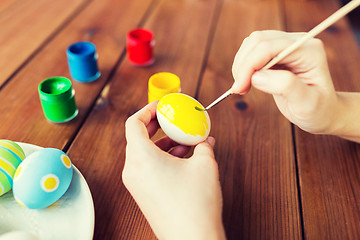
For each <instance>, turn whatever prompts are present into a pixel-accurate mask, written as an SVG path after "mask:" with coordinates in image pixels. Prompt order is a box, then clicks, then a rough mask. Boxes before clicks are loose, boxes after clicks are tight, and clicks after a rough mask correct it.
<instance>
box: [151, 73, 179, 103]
mask: <svg viewBox="0 0 360 240" xmlns="http://www.w3.org/2000/svg"><path fill="white" fill-rule="evenodd" d="M148 89H149V92H148V98H149V99H148V100H149V103H151V102H154V101H156V100H160V99H161V98H162V97H163V96H165V95H166V94H169V93H177V92H180V78H179V77H178V76H176V75H175V74H173V73H169V72H159V73H155V74H154V75H152V76H151V77H150V78H149V83H148Z"/></svg>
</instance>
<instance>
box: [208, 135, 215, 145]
mask: <svg viewBox="0 0 360 240" xmlns="http://www.w3.org/2000/svg"><path fill="white" fill-rule="evenodd" d="M206 141H207V142H208V143H209V144H210V145H211V146H212V147H214V146H215V138H213V137H208V138H207V139H206Z"/></svg>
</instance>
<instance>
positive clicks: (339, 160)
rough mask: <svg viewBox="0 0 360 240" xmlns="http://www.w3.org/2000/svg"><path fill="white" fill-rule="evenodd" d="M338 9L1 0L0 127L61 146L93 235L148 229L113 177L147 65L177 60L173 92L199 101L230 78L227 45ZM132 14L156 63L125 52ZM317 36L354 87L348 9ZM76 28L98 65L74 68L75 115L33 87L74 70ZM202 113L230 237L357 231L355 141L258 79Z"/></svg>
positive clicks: (283, 1)
mask: <svg viewBox="0 0 360 240" xmlns="http://www.w3.org/2000/svg"><path fill="white" fill-rule="evenodd" d="M338 8H339V4H338V2H337V1H336V0H317V1H311V0H262V1H260V0H206V1H205V0H202V1H200V0H198V1H196V0H177V1H168V0H153V1H151V0H131V1H129V0H93V1H89V0H62V1H54V0H53V1H49V0H37V1H30V0H21V1H20V0H18V1H16V0H1V3H0V56H1V58H0V85H1V87H0V119H1V121H0V138H5V139H11V140H14V141H21V142H28V143H32V144H36V145H40V146H43V147H55V148H59V149H62V150H64V151H66V152H67V153H68V154H69V156H70V158H71V159H72V161H73V163H74V165H76V166H77V167H78V168H79V170H80V171H81V172H82V174H83V175H84V176H85V178H86V180H87V183H88V185H89V187H90V190H91V192H92V196H93V200H94V205H95V215H96V217H95V218H96V220H95V233H94V239H155V236H154V234H153V232H152V230H151V229H150V227H149V225H148V223H147V222H146V220H145V218H144V217H143V215H142V213H141V212H140V210H139V209H138V207H137V205H136V203H135V202H134V201H133V199H132V198H131V196H130V194H129V193H128V192H127V190H126V188H125V187H124V186H123V184H122V181H121V172H122V168H123V166H124V158H125V145H126V141H125V137H124V122H125V120H126V119H127V118H128V117H129V116H130V115H131V114H133V113H134V112H135V111H137V110H138V109H140V108H141V107H143V106H144V105H145V104H146V103H147V81H148V78H149V77H150V76H151V75H152V74H154V73H156V72H160V71H169V72H172V73H175V74H177V75H178V76H179V77H180V78H181V84H182V85H181V88H182V91H183V92H184V93H186V94H189V95H191V96H195V97H196V98H197V99H199V101H200V102H202V103H203V104H204V105H207V104H209V103H210V102H211V101H212V100H214V99H215V98H216V97H218V96H219V95H220V94H221V93H223V92H225V91H226V90H227V89H228V88H229V87H230V86H231V84H232V82H233V78H232V75H231V66H232V61H233V57H234V55H235V53H236V51H237V49H238V48H239V46H240V44H241V42H242V40H243V39H244V38H245V37H246V36H248V35H249V34H250V33H251V32H252V31H255V30H263V29H279V30H285V31H308V30H310V29H311V28H312V27H313V26H315V25H316V24H318V23H319V22H320V21H321V20H323V19H325V18H326V17H327V16H329V15H330V14H331V13H332V12H334V11H335V10H336V9H338ZM136 27H145V28H149V29H151V30H152V31H153V32H154V34H155V39H156V46H155V58H156V62H155V64H154V65H152V66H151V67H146V68H142V67H134V66H132V65H131V64H129V62H128V60H127V58H126V52H125V36H126V33H127V32H128V31H129V30H130V29H133V28H136ZM319 38H321V39H322V40H323V41H324V43H325V46H326V51H327V54H328V60H329V65H330V69H331V74H332V76H333V80H334V83H335V87H336V89H337V90H342V91H360V81H359V80H360V70H359V64H360V54H359V48H358V46H357V44H356V42H355V38H354V36H353V33H352V31H351V28H350V27H349V23H348V21H347V20H346V19H343V20H341V21H339V22H338V23H336V24H335V25H334V26H332V27H330V28H329V29H328V30H327V31H325V32H324V33H322V34H320V35H319ZM83 40H85V41H91V42H93V43H94V44H95V45H96V47H97V52H98V54H99V60H98V63H99V68H100V70H101V74H102V75H101V77H100V79H98V80H97V81H95V82H93V83H90V84H84V83H79V82H76V81H73V87H74V89H75V91H76V95H75V98H76V102H77V106H78V108H79V111H80V113H79V115H78V117H77V118H76V119H75V120H73V121H71V122H69V123H67V124H51V123H49V122H48V121H47V120H45V118H44V115H43V113H42V110H41V106H40V101H39V97H38V93H37V86H38V84H39V83H40V82H41V81H42V80H43V79H45V78H48V77H51V76H65V77H69V78H70V75H69V71H68V67H67V60H66V54H65V51H66V48H67V47H68V46H69V45H70V44H72V43H74V42H77V41H83ZM209 114H210V117H211V121H212V130H211V135H212V136H214V137H215V138H216V140H217V143H216V147H215V155H216V159H217V161H218V163H219V170H220V180H221V184H222V191H223V198H224V208H223V222H224V225H225V229H226V234H227V237H228V239H303V238H306V239H359V238H360V145H359V144H355V143H352V142H349V141H345V140H342V139H339V138H337V137H332V136H319V135H311V134H308V133H306V132H303V131H302V130H300V129H299V128H297V127H296V126H293V125H291V124H290V123H289V122H288V121H287V120H286V119H285V118H284V117H283V116H282V115H281V114H280V112H279V111H278V110H277V108H276V105H275V104H274V102H273V100H272V97H271V96H269V95H267V94H264V93H262V92H259V91H257V90H251V92H250V93H249V94H247V95H245V96H231V97H229V98H228V99H226V100H225V101H224V102H223V103H221V105H218V106H216V107H214V108H213V109H212V110H211V111H209ZM354 124H358V125H359V126H360V124H359V123H354ZM139 147H141V146H139Z"/></svg>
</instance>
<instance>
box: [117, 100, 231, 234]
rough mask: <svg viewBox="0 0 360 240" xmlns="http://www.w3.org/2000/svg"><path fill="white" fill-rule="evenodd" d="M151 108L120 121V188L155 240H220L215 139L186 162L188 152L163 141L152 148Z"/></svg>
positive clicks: (153, 119) (153, 120) (154, 125)
mask: <svg viewBox="0 0 360 240" xmlns="http://www.w3.org/2000/svg"><path fill="white" fill-rule="evenodd" d="M156 105H157V102H153V103H150V104H148V105H147V106H145V107H144V108H143V109H141V110H140V111H138V112H137V113H135V114H134V115H133V116H131V117H130V118H129V119H128V120H127V121H126V140H127V146H126V160H125V166H124V170H123V174H122V178H123V182H124V185H125V186H126V188H127V189H128V190H129V192H130V193H131V195H132V196H133V198H134V199H135V201H136V202H137V204H138V205H139V207H140V209H141V211H142V212H143V213H144V215H145V217H146V219H147V220H148V222H149V223H150V226H151V227H152V229H153V230H154V232H155V234H156V235H157V237H158V238H159V239H225V234H224V230H223V225H222V216H221V212H222V196H221V189H220V183H219V174H218V166H217V163H216V161H215V158H214V153H213V146H214V143H215V139H214V138H212V137H209V138H208V139H207V140H206V141H205V142H202V143H200V144H198V145H197V146H196V147H195V149H194V154H193V155H192V156H191V157H190V158H188V159H186V158H183V157H184V156H185V155H186V154H187V153H188V151H189V149H190V148H189V147H188V146H182V145H178V144H176V143H175V142H174V141H172V140H170V139H169V138H168V137H165V138H163V139H160V140H158V141H157V142H155V143H154V142H153V141H151V140H150V138H151V137H152V136H153V135H154V134H155V133H156V131H157V130H158V128H159V125H158V122H157V120H156V116H155V113H156Z"/></svg>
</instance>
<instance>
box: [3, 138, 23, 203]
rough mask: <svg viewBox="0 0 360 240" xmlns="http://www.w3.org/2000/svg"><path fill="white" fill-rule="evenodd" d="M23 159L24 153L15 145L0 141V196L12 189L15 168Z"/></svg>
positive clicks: (7, 141)
mask: <svg viewBox="0 0 360 240" xmlns="http://www.w3.org/2000/svg"><path fill="white" fill-rule="evenodd" d="M24 158H25V153H24V151H23V149H22V148H21V147H20V146H19V145H18V144H17V143H15V142H13V141H10V140H5V139H1V140H0V196H2V195H4V194H5V193H7V192H8V191H10V189H11V188H12V185H13V178H14V174H15V171H16V168H17V167H18V166H19V165H20V163H21V162H22V161H23V160H24Z"/></svg>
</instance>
